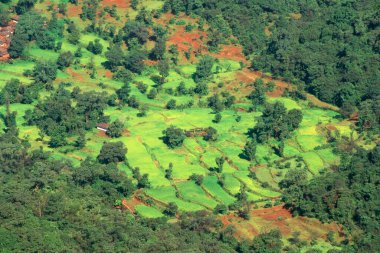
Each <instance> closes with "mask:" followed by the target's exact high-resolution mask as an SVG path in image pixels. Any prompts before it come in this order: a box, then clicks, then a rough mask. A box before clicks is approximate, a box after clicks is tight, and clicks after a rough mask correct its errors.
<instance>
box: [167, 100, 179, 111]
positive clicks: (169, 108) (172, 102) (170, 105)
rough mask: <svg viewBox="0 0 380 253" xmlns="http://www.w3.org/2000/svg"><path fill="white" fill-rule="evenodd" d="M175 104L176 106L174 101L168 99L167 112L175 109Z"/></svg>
mask: <svg viewBox="0 0 380 253" xmlns="http://www.w3.org/2000/svg"><path fill="white" fill-rule="evenodd" d="M176 104H177V101H175V100H174V99H170V100H169V101H168V103H167V104H166V109H168V110H172V109H175V108H176Z"/></svg>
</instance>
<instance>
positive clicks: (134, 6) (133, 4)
mask: <svg viewBox="0 0 380 253" xmlns="http://www.w3.org/2000/svg"><path fill="white" fill-rule="evenodd" d="M138 5H139V0H132V1H131V7H132V9H134V10H137V6H138Z"/></svg>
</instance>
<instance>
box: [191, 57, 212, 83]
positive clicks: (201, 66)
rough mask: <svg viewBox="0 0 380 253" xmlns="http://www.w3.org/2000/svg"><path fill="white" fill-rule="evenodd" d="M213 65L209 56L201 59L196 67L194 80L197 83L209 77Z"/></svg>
mask: <svg viewBox="0 0 380 253" xmlns="http://www.w3.org/2000/svg"><path fill="white" fill-rule="evenodd" d="M213 65H214V59H213V58H212V57H211V56H205V57H203V58H202V59H201V60H200V61H199V63H198V65H197V69H196V71H195V73H194V80H195V81H196V82H198V81H200V80H204V79H206V78H208V77H210V76H211V74H212V72H211V70H212V66H213Z"/></svg>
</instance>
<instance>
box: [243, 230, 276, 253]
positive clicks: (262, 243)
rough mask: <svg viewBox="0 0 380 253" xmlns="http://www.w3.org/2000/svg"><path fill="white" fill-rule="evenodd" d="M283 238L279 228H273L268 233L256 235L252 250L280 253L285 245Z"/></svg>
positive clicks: (264, 252) (263, 252)
mask: <svg viewBox="0 0 380 253" xmlns="http://www.w3.org/2000/svg"><path fill="white" fill-rule="evenodd" d="M281 238H282V235H281V232H280V231H279V230H271V231H269V232H268V233H262V234H260V235H258V236H256V237H255V238H254V239H253V242H252V244H251V247H250V248H251V250H252V252H260V253H261V252H262V253H280V252H282V246H283V243H282V241H281Z"/></svg>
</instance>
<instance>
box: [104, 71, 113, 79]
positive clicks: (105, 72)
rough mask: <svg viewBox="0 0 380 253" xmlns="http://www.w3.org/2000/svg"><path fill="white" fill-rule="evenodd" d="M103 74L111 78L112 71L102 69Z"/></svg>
mask: <svg viewBox="0 0 380 253" xmlns="http://www.w3.org/2000/svg"><path fill="white" fill-rule="evenodd" d="M104 76H105V77H107V78H110V79H112V72H111V71H110V70H108V69H107V70H106V71H104Z"/></svg>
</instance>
